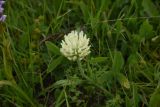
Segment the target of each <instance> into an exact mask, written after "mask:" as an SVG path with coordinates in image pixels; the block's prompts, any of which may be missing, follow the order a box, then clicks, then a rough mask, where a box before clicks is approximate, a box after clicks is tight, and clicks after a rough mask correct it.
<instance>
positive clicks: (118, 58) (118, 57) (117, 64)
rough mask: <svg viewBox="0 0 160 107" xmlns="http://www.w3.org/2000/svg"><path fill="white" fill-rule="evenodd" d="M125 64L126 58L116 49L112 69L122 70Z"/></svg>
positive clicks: (115, 70)
mask: <svg viewBox="0 0 160 107" xmlns="http://www.w3.org/2000/svg"><path fill="white" fill-rule="evenodd" d="M123 65H124V59H123V56H122V54H121V52H119V51H116V52H115V55H114V60H113V66H112V71H114V72H120V70H121V69H122V67H123Z"/></svg>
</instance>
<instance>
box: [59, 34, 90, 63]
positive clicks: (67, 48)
mask: <svg viewBox="0 0 160 107" xmlns="http://www.w3.org/2000/svg"><path fill="white" fill-rule="evenodd" d="M61 46H62V48H61V49H60V51H61V53H62V54H63V55H64V56H65V57H67V58H68V59H69V60H72V61H76V60H77V59H79V60H82V59H83V58H84V57H85V56H87V55H88V54H89V53H90V45H89V38H87V36H86V34H84V33H83V31H81V32H77V31H71V33H69V34H68V35H64V40H62V43H61Z"/></svg>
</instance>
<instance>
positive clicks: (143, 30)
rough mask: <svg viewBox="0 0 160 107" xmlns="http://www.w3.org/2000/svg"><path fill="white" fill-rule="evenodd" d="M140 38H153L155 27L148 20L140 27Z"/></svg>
mask: <svg viewBox="0 0 160 107" xmlns="http://www.w3.org/2000/svg"><path fill="white" fill-rule="evenodd" d="M138 36H140V38H141V39H145V38H147V39H149V38H151V37H153V26H152V25H150V24H149V22H148V20H145V21H144V22H143V23H142V25H141V26H140V30H139V35H138Z"/></svg>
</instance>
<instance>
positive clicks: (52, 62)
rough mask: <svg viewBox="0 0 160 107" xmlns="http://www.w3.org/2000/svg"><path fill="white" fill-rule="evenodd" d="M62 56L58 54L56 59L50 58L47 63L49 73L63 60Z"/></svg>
mask: <svg viewBox="0 0 160 107" xmlns="http://www.w3.org/2000/svg"><path fill="white" fill-rule="evenodd" d="M63 58H64V57H63V56H59V57H58V58H57V59H52V60H51V62H50V64H49V65H48V68H47V72H48V73H50V72H51V71H53V70H54V69H55V68H56V67H57V66H58V65H59V64H61V62H62V60H63Z"/></svg>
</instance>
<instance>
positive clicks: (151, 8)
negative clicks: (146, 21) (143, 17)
mask: <svg viewBox="0 0 160 107" xmlns="http://www.w3.org/2000/svg"><path fill="white" fill-rule="evenodd" d="M142 6H143V8H144V11H145V12H146V13H147V14H148V15H149V16H158V15H159V12H158V9H157V8H156V6H155V5H154V4H153V1H152V0H143V2H142Z"/></svg>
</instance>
